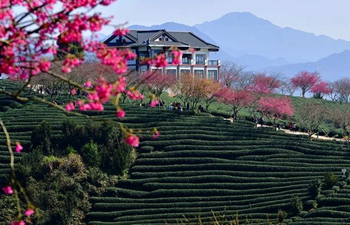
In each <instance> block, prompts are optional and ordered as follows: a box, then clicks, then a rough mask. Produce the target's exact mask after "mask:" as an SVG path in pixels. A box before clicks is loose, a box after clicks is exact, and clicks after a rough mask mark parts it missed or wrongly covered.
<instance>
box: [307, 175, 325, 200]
mask: <svg viewBox="0 0 350 225" xmlns="http://www.w3.org/2000/svg"><path fill="white" fill-rule="evenodd" d="M308 190H309V193H310V195H311V196H312V197H314V198H317V197H318V196H319V195H320V194H321V191H322V183H321V181H320V179H315V180H313V181H312V183H311V184H310V185H309V188H308Z"/></svg>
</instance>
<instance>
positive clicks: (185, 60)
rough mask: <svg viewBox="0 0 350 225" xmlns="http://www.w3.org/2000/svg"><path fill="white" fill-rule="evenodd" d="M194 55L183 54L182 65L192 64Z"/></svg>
mask: <svg viewBox="0 0 350 225" xmlns="http://www.w3.org/2000/svg"><path fill="white" fill-rule="evenodd" d="M191 59H192V55H189V54H183V55H182V64H191Z"/></svg>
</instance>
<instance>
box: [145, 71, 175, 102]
mask: <svg viewBox="0 0 350 225" xmlns="http://www.w3.org/2000/svg"><path fill="white" fill-rule="evenodd" d="M141 82H142V83H144V84H145V85H146V86H148V87H149V89H150V90H151V92H152V93H153V94H154V95H155V96H156V98H157V100H158V101H160V96H161V95H162V93H163V92H164V91H166V90H167V89H168V88H170V87H172V86H173V85H175V83H176V77H175V76H173V75H168V74H162V73H159V72H147V73H145V74H143V75H142V76H141Z"/></svg>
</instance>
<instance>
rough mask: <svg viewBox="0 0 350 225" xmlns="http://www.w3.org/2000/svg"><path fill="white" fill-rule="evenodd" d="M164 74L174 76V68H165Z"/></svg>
mask: <svg viewBox="0 0 350 225" xmlns="http://www.w3.org/2000/svg"><path fill="white" fill-rule="evenodd" d="M166 74H168V75H173V76H176V69H167V70H166Z"/></svg>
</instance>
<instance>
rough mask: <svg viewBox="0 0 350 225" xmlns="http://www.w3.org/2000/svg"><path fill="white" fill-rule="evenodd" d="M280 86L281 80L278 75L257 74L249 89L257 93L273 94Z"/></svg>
mask: <svg viewBox="0 0 350 225" xmlns="http://www.w3.org/2000/svg"><path fill="white" fill-rule="evenodd" d="M279 87H280V82H279V80H278V79H277V78H276V77H272V76H266V75H265V74H262V73H260V74H256V75H254V76H253V83H252V85H250V86H248V87H247V89H248V90H250V91H253V92H254V93H256V94H259V95H263V94H271V93H273V91H274V90H275V89H277V88H279Z"/></svg>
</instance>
